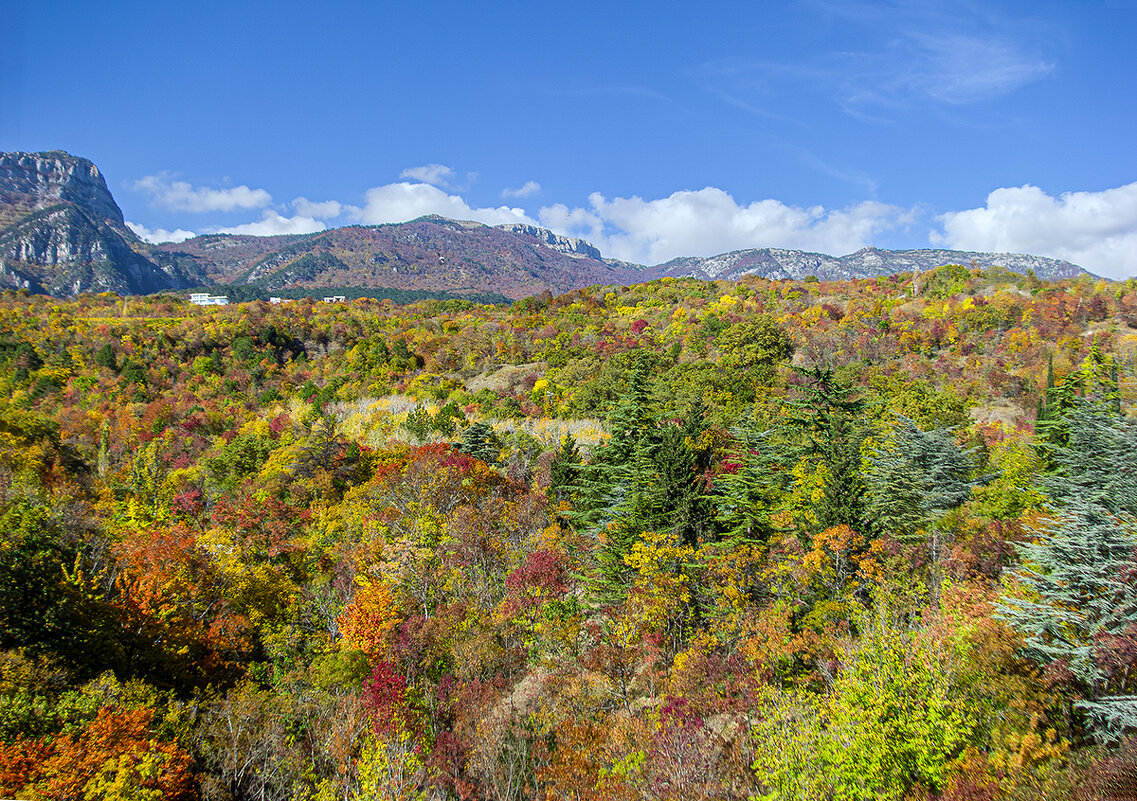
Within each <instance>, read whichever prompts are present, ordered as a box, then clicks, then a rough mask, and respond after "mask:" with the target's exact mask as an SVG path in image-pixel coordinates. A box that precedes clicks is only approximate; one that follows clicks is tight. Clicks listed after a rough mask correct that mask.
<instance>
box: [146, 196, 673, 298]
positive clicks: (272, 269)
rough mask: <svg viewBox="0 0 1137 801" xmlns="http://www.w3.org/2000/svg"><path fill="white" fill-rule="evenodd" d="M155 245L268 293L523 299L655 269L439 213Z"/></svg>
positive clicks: (211, 273)
mask: <svg viewBox="0 0 1137 801" xmlns="http://www.w3.org/2000/svg"><path fill="white" fill-rule="evenodd" d="M157 250H158V251H159V252H160V253H162V254H163V255H164V257H165V258H167V259H168V260H170V261H171V262H174V263H178V264H180V265H182V266H183V267H184V268H185V269H187V270H193V271H198V272H200V273H201V274H203V275H205V276H207V277H209V278H210V279H211V280H212V281H214V282H216V283H220V284H228V285H234V284H236V285H243V286H250V287H255V288H257V289H259V290H262V291H263V292H266V293H268V292H279V291H281V290H285V289H296V288H331V287H363V288H372V289H379V288H390V289H402V290H417V291H425V292H435V293H447V294H451V295H464V294H476V293H486V292H494V293H498V294H500V295H504V296H505V297H508V298H523V297H526V296H528V295H535V294H538V293H540V292H544V291H548V292H552V293H553V294H560V293H562V292H567V291H569V290H571V289H576V288H578V287H582V286H590V285H593V284H628V283H635V282H638V281H644V280H647V279H649V278H651V277H654V274H653V273H651V272H650V271H648V270H647V268H645V267H642V266H640V265H634V264H627V263H624V262H619V261H615V260H611V259H604V258H602V257H601V255H600V251H599V250H597V249H596V248H595V247H594V246H593V245H590V244H589V243H587V242H585V241H583V240H580V239H572V238H569V237H563V236H560V235H558V234H555V233H553V232H552V231H548V230H545V229H544V228H538V227H536V226H531V225H505V226H489V225H482V224H481V223H476V222H459V221H455V220H448V219H446V218H444V217H436V216H428V217H420V218H419V219H417V220H412V221H411V222H406V223H391V224H388V225H374V226H360V225H352V226H347V227H345V228H334V229H331V230H328V231H321V232H319V233H315V234H305V235H300V236H295V235H293V236H276V237H254V236H228V235H212V236H198V237H194V238H193V239H188V240H186V241H185V242H181V243H178V244H167V245H160V246H158V248H157Z"/></svg>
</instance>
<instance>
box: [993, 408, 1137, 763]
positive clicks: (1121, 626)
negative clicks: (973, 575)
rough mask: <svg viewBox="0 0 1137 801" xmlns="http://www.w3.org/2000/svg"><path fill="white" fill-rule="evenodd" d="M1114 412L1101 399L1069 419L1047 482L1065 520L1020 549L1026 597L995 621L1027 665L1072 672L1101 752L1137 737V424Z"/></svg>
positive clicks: (1015, 598) (1010, 603)
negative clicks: (1010, 633)
mask: <svg viewBox="0 0 1137 801" xmlns="http://www.w3.org/2000/svg"><path fill="white" fill-rule="evenodd" d="M1112 409H1113V404H1112V403H1111V402H1110V401H1109V400H1106V399H1100V398H1098V399H1092V400H1089V401H1083V402H1078V403H1075V405H1074V407H1073V409H1072V411H1071V412H1070V414H1068V415H1067V416H1066V418H1065V426H1066V431H1067V438H1066V439H1067V443H1066V445H1065V446H1061V447H1053V448H1052V450H1051V454H1052V458H1053V459H1054V461H1055V463H1056V466H1057V467H1056V475H1054V476H1051V477H1050V478H1048V479H1047V481H1046V486H1047V489H1048V490H1049V492H1050V495H1051V498H1052V499H1053V501H1054V503H1055V505H1056V507H1057V509H1058V514H1057V515H1056V516H1055V518H1054V519H1053V520H1052V521H1051V522H1050V524H1049V525H1048V526H1046V528H1045V529H1043V530H1041V531H1038V532H1036V533H1037V539H1036V540H1035V541H1034V542H1029V543H1023V544H1020V545H1019V546H1018V550H1019V559H1020V565H1019V567H1018V569H1017V570H1016V571H1015V572H1014V574H1013V577H1014V579H1015V581H1016V583H1017V584H1018V586H1019V588H1020V590H1019V591H1018V592H1016V593H1011V594H1008V595H1007V596H1004V598H1003V599H1002V600H1001V602H1000V604H999V612H998V614H999V616H1000V617H1002V618H1003V619H1004V620H1006V621H1007V623H1008V625H1010V626H1011V628H1013V629H1014V630H1015V631H1017V632H1019V633H1020V634H1021V635H1022V636H1023V639H1024V641H1025V643H1026V652H1027V655H1028V656H1029V657H1030V658H1032V659H1033V660H1034V661H1036V662H1038V663H1039V664H1042V665H1049V664H1052V663H1054V662H1059V661H1060V662H1062V663H1064V664H1065V666H1066V667H1067V669H1068V670H1069V672H1070V673H1071V674H1072V675H1073V676H1074V678H1075V680H1076V681H1077V684H1078V689H1079V692H1080V693H1081V695H1082V698H1081V700H1080V701H1078V702H1077V703H1076V706H1077V708H1078V709H1080V710H1081V711H1082V712H1083V713H1084V714H1085V716H1086V720H1087V723H1088V724H1089V728H1090V730H1091V732H1092V733H1093V734H1094V736H1095V737H1096V738H1097V739H1098V740H1099V741H1102V742H1110V741H1113V740H1116V739H1117V738H1119V737H1120V736H1122V735H1123V734H1124V733H1126V732H1132V731H1135V730H1137V676H1135V675H1134V674H1135V672H1137V671H1135V670H1134V667H1137V666H1135V665H1134V664H1133V663H1134V660H1133V658H1132V657H1131V656H1126V654H1127V653H1130V652H1131V651H1132V649H1133V648H1134V647H1135V646H1137V639H1135V638H1134V636H1133V632H1134V631H1137V522H1135V517H1134V514H1135V512H1137V421H1135V420H1133V419H1132V418H1123V417H1119V416H1117V415H1115V414H1113V413H1112Z"/></svg>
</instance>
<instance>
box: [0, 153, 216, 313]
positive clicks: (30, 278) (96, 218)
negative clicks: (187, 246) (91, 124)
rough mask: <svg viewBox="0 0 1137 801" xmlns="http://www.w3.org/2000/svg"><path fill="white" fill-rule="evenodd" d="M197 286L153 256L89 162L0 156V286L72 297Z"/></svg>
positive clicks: (66, 157)
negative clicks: (131, 227)
mask: <svg viewBox="0 0 1137 801" xmlns="http://www.w3.org/2000/svg"><path fill="white" fill-rule="evenodd" d="M159 261H162V262H164V263H161V264H160V263H159ZM199 283H201V281H200V278H199V277H197V276H195V275H192V274H187V273H186V272H185V271H184V270H183V269H181V267H180V266H178V265H176V264H173V263H171V262H168V261H167V260H163V259H160V260H155V259H154V258H151V248H150V247H149V246H148V245H146V244H145V243H143V242H141V241H139V239H138V238H137V237H136V236H135V235H134V233H133V232H131V231H130V229H129V228H127V227H126V224H125V223H124V222H123V218H122V211H121V209H119V207H118V204H117V203H115V201H114V198H113V197H112V196H111V193H110V191H109V190H108V189H107V184H106V181H105V180H104V179H103V176H102V174H101V173H100V172H99V168H98V167H96V166H95V165H94V164H92V163H91V162H90V161H88V160H87V159H83V158H78V157H76V156H72V155H69V154H67V153H63V152H60V151H51V152H47V153H2V154H0V287H6V288H23V289H29V290H31V291H33V292H39V293H45V294H50V295H56V296H74V295H77V294H79V293H80V292H118V293H120V294H145V293H150V292H157V291H160V290H163V289H177V288H181V287H186V286H194V285H196V284H199Z"/></svg>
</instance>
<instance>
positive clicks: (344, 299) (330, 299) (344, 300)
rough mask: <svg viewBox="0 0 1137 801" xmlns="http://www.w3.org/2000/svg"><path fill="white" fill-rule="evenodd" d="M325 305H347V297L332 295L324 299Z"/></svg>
mask: <svg viewBox="0 0 1137 801" xmlns="http://www.w3.org/2000/svg"><path fill="white" fill-rule="evenodd" d="M324 303H347V296H346V295H331V296H329V297H326V298H324Z"/></svg>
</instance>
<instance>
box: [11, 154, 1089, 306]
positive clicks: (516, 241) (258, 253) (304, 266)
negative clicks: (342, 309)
mask: <svg viewBox="0 0 1137 801" xmlns="http://www.w3.org/2000/svg"><path fill="white" fill-rule="evenodd" d="M948 263H955V264H977V265H979V266H983V267H989V266H993V265H1000V266H1003V267H1006V268H1008V269H1010V270H1014V271H1017V272H1025V271H1026V270H1027V269H1031V270H1034V272H1035V273H1036V274H1037V275H1038V276H1039V277H1041V278H1064V277H1069V276H1073V275H1077V274H1079V273H1082V272H1085V271H1084V270H1082V269H1081V268H1080V267H1078V266H1077V265H1074V264H1071V263H1069V262H1064V261H1060V260H1057V259H1048V258H1044V257H1040V256H1028V255H1022V254H1006V253H971V252H966V251H952V250H934V249H932V250H903V251H888V250H880V249H877V248H864V249H862V250H859V251H857V252H856V253H852V254H849V255H847V256H841V257H834V256H828V255H825V254H822V253H808V252H805V251H798V250H788V249H783V248H758V249H751V250H740V251H733V252H731V253H724V254H720V255H717V256H711V257H685V258H678V259H672V260H671V261H669V262H666V263H664V264H659V265H655V266H650V267H649V266H644V265H639V264H630V263H627V262H621V261H617V260H615V259H608V258H604V257H603V255H602V254H601V252H600V250H599V248H597V247H596V246H595V245H593V244H591V243H589V242H587V241H585V240H583V239H578V238H574V237H568V236H562V235H560V234H557V233H555V232H553V231H550V230H548V229H545V228H541V227H538V226H535V225H529V224H523V223H514V224H508V225H498V226H489V225H483V224H481V223H476V222H469V221H457V220H449V219H446V218H443V217H438V216H433V215H432V216H427V217H421V218H419V219H416V220H412V221H410V222H405V223H391V224H385V225H373V226H359V225H354V226H346V227H343V228H335V229H330V230H327V231H321V232H318V233H313V234H302V235H295V234H294V235H286V236H271V237H258V236H237V235H227V234H211V235H203V236H198V237H194V238H192V239H189V240H186V241H185V242H181V243H176V244H175V243H166V244H161V245H151V244H148V243H145V242H142V241H141V240H139V239H138V237H137V236H135V235H134V233H133V232H132V231H130V229H129V228H127V227H126V224H125V222H124V221H123V215H122V211H121V210H120V209H119V207H118V205H117V204H116V203H115V201H114V198H113V197H112V196H111V193H110V191H109V190H108V189H107V185H106V181H105V180H104V179H103V176H102V174H101V172H100V171H99V169H98V167H96V166H95V165H94V164H93V163H92V162H90V161H88V160H87V159H83V158H79V157H76V156H71V155H69V154H67V153H63V152H61V151H50V152H45V153H3V154H0V287H9V288H25V289H28V290H31V291H33V292H37V293H44V294H50V295H55V296H59V297H67V296H74V295H77V294H79V293H81V292H101V291H111V292H118V293H120V294H147V293H152V292H158V291H163V290H177V289H185V288H189V287H211V286H223V287H225V286H227V287H235V286H237V287H242V288H243V289H244V290H245V294H250V293H251V294H250V296H259V295H264V296H266V297H267V295H268V294H270V293H275V292H281V291H284V290H297V289H321V288H332V287H336V288H344V287H353V288H358V289H363V290H366V289H393V290H408V291H414V292H419V293H423V292H426V293H433V294H437V295H439V296H443V297H453V296H458V297H461V296H467V295H468V296H471V297H472V296H474V295H478V294H483V295H484V294H486V293H492V294H495V295H498V296H505V297H509V298H522V297H526V296H528V295H534V294H538V293H541V292H546V291H547V292H552V293H554V294H559V293H562V292H567V291H569V290H572V289H576V288H579V287H584V286H590V285H596V284H600V285H607V284H631V283H637V282H640V281H647V280H651V279H653V278H659V277H664V276H676V277H678V276H694V277H698V278H705V279H718V278H721V279H733V278H738V277H741V276H743V275H760V276H763V277H766V278H772V279H802V278H805V277H806V276H810V275H813V276H816V277H817V278H819V279H822V280H839V279H851V278H863V277H871V276H878V275H889V274H894V273H900V272H912V271H917V272H922V271H925V270H930V269H934V268H935V267H938V266H940V265H941V264H948Z"/></svg>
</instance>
